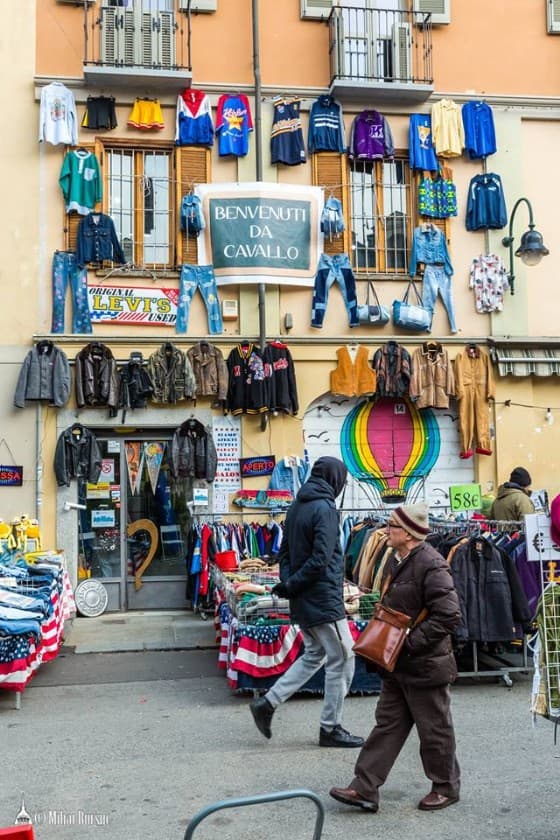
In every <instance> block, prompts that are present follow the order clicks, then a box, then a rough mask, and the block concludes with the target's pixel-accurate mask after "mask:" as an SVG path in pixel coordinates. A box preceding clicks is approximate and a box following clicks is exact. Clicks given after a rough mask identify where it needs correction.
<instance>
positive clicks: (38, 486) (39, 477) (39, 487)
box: [35, 400, 43, 528]
mask: <svg viewBox="0 0 560 840" xmlns="http://www.w3.org/2000/svg"><path fill="white" fill-rule="evenodd" d="M36 415H37V416H36V420H37V423H36V427H35V440H36V444H35V449H36V451H37V462H36V465H35V519H36V520H37V522H38V523H39V528H42V525H43V523H42V521H41V520H42V516H43V431H42V426H43V409H42V406H41V401H40V400H37V411H36Z"/></svg>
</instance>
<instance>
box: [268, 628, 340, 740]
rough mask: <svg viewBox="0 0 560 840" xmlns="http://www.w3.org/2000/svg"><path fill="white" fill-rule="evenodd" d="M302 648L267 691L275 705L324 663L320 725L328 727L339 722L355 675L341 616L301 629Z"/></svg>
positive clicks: (296, 689) (269, 700)
mask: <svg viewBox="0 0 560 840" xmlns="http://www.w3.org/2000/svg"><path fill="white" fill-rule="evenodd" d="M302 633H303V642H304V645H305V650H304V653H303V655H302V656H300V657H299V659H296V661H295V662H294V664H293V665H292V666H291V667H290V668H288V670H287V671H286V673H284V674H282V676H281V677H280V679H278V680H277V681H276V682H275V683H274V685H273V686H272V688H271V689H270V690H269V691H268V692H267V693H266V695H265V696H266V699H267V700H268V702H269V703H270V704H271V706H273V707H274V708H276V707H277V706H278V705H280V703H284V701H285V700H288V698H289V697H291V696H292V694H295V692H296V691H298V690H299V689H300V688H301V687H302V686H303V685H305V683H306V682H307V680H309V679H311V677H312V676H313V674H316V673H317V671H318V670H319V669H320V668H321V666H322V665H324V666H325V694H324V702H323V709H322V712H321V726H323V727H324V728H325V729H327V730H330V729H332V728H333V727H335V726H339V725H340V724H341V722H342V708H343V706H344V698H345V697H346V695H347V693H348V689H349V688H350V684H351V682H352V678H353V676H354V652H353V650H352V645H353V644H354V640H353V638H352V634H351V633H350V628H349V626H348V621H347V620H346V619H345V618H344V619H342V620H341V621H336V622H333V623H331V624H318V625H316V626H315V627H309V628H308V629H307V630H302Z"/></svg>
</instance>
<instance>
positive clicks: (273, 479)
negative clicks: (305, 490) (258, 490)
mask: <svg viewBox="0 0 560 840" xmlns="http://www.w3.org/2000/svg"><path fill="white" fill-rule="evenodd" d="M309 471H310V470H309V464H308V463H307V461H302V459H301V458H296V457H287V458H282V460H281V461H278V463H277V464H276V466H275V467H274V470H273V472H272V475H271V476H270V483H269V485H268V489H269V490H289V491H290V493H291V494H292V496H294V497H295V496H297V493H298V491H299V488H300V487H301V485H302V484H304V483H305V482H306V481H307V479H308V477H309Z"/></svg>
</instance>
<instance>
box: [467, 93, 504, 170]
mask: <svg viewBox="0 0 560 840" xmlns="http://www.w3.org/2000/svg"><path fill="white" fill-rule="evenodd" d="M462 117H463V126H464V129H465V148H466V149H467V151H468V153H469V157H470V158H471V159H472V160H475V159H476V158H483V157H486V156H487V155H493V154H494V152H495V151H496V148H497V146H496V131H495V129H494V115H493V113H492V108H491V107H490V105H487V104H486V102H465V104H464V105H463V109H462Z"/></svg>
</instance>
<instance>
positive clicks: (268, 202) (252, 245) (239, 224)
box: [195, 183, 324, 286]
mask: <svg viewBox="0 0 560 840" xmlns="http://www.w3.org/2000/svg"><path fill="white" fill-rule="evenodd" d="M195 192H196V194H197V195H198V197H199V198H200V201H201V207H202V212H203V215H204V218H205V219H206V222H207V224H206V227H205V228H204V230H203V231H202V232H201V234H200V236H199V237H198V240H197V248H198V262H199V265H213V266H214V273H215V275H216V282H217V284H218V286H225V285H228V284H229V285H231V284H236V285H238V284H239V283H244V284H245V283H280V284H282V285H289V286H313V283H314V278H315V273H316V271H317V263H318V261H319V256H320V254H321V253H322V251H323V235H322V233H321V227H320V216H321V211H322V209H323V200H324V197H323V190H322V189H321V188H320V187H309V186H306V185H296V184H274V183H240V184H199V185H198V186H197V187H196V190H195Z"/></svg>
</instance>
